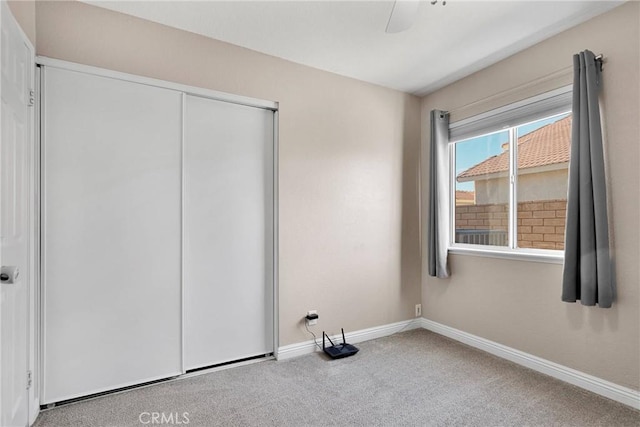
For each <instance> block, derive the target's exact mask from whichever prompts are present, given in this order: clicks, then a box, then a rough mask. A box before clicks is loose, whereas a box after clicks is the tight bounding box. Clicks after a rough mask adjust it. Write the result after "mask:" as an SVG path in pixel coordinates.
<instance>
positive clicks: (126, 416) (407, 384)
mask: <svg viewBox="0 0 640 427" xmlns="http://www.w3.org/2000/svg"><path fill="white" fill-rule="evenodd" d="M358 347H360V353H358V354H357V355H356V356H354V357H351V358H347V359H342V360H328V359H326V358H325V357H324V356H323V355H321V354H319V353H317V354H312V355H308V356H303V357H299V358H296V359H290V360H288V361H283V362H276V361H266V362H262V363H257V364H254V365H249V366H244V367H238V368H233V369H228V370H225V371H221V372H215V373H211V374H206V375H202V376H198V377H194V378H189V379H184V380H179V381H173V382H169V383H164V384H158V385H154V386H152V387H148V388H143V389H138V390H131V391H128V392H125V393H122V394H117V395H111V396H106V397H101V398H99V399H95V400H90V401H84V402H80V403H75V404H70V405H67V406H62V407H59V408H55V409H52V410H48V411H44V412H42V414H41V415H40V417H39V418H38V420H37V421H36V424H35V425H36V426H37V427H45V426H56V427H64V426H78V427H80V426H82V427H85V426H143V425H149V426H151V425H159V424H158V423H156V424H152V419H151V416H152V415H151V413H153V412H157V413H159V417H161V416H162V414H164V417H165V418H164V425H189V426H327V425H336V426H418V425H419V426H564V425H566V426H570V425H571V426H636V427H637V426H640V412H638V411H635V410H633V409H631V408H629V407H627V406H624V405H622V404H619V403H616V402H614V401H611V400H608V399H605V398H603V397H599V396H597V395H595V394H592V393H589V392H587V391H584V390H582V389H579V388H577V387H573V386H571V385H568V384H566V383H563V382H561V381H558V380H555V379H553V378H550V377H547V376H545V375H542V374H539V373H536V372H534V371H531V370H529V369H526V368H522V367H520V366H518V365H515V364H513V363H511V362H507V361H505V360H502V359H499V358H497V357H494V356H492V355H489V354H487V353H484V352H482V351H479V350H476V349H473V348H471V347H467V346H465V345H463V344H459V343H457V342H455V341H452V340H449V339H447V338H444V337H442V336H440V335H437V334H434V333H432V332H428V331H425V330H421V329H420V330H414V331H408V332H404V333H399V334H396V335H393V336H390V337H385V338H381V339H377V340H373V341H368V342H364V343H360V344H358ZM185 413H187V414H186V418H188V421H189V422H188V424H186V421H187V420H186V418H185V417H184V416H185ZM141 414H142V417H141ZM156 420H157V421H158V422H160V421H163V420H162V418H156ZM168 421H173V424H170V423H167V422H168ZM177 421H180V423H181V424H179V423H178V422H177Z"/></svg>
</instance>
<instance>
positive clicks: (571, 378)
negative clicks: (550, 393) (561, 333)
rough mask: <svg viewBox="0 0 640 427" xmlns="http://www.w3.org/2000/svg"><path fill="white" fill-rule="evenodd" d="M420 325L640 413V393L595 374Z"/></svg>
mask: <svg viewBox="0 0 640 427" xmlns="http://www.w3.org/2000/svg"><path fill="white" fill-rule="evenodd" d="M420 326H422V327H423V328H424V329H428V330H430V331H432V332H435V333H437V334H440V335H444V336H445V337H449V338H451V339H454V340H456V341H460V342H462V343H464V344H467V345H470V346H471V347H475V348H478V349H480V350H483V351H486V352H487V353H491V354H493V355H495V356H498V357H501V358H503V359H507V360H510V361H512V362H515V363H517V364H519V365H522V366H525V367H527V368H530V369H533V370H534V371H538V372H541V373H543V374H546V375H549V376H551V377H554V378H557V379H559V380H562V381H564V382H567V383H569V384H573V385H575V386H578V387H580V388H583V389H585V390H588V391H591V392H593V393H596V394H599V395H601V396H604V397H607V398H609V399H612V400H615V401H617V402H620V403H623V404H625V405H628V406H631V407H632V408H635V409H638V410H640V391H637V390H633V389H630V388H627V387H623V386H621V385H618V384H614V383H612V382H609V381H606V380H603V379H601V378H598V377H594V376H593V375H589V374H585V373H584V372H580V371H576V370H575V369H571V368H568V367H566V366H563V365H560V364H557V363H554V362H551V361H549V360H546V359H542V358H540V357H537V356H534V355H532V354H529V353H525V352H523V351H520V350H516V349H514V348H511V347H507V346H506V345H502V344H498V343H497V342H493V341H490V340H488V339H485V338H481V337H479V336H476V335H472V334H469V333H467V332H464V331H461V330H458V329H455V328H452V327H450V326H446V325H443V324H441V323H437V322H434V321H432V320H429V319H425V318H422V319H420Z"/></svg>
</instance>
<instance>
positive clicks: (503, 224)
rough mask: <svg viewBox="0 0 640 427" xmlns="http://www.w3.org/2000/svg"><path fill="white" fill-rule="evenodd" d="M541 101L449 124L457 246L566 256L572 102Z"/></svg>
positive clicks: (453, 246) (554, 98) (565, 99)
mask: <svg viewBox="0 0 640 427" xmlns="http://www.w3.org/2000/svg"><path fill="white" fill-rule="evenodd" d="M541 99H542V102H540V98H539V99H537V100H533V101H531V100H530V101H528V102H524V108H523V107H522V104H521V105H520V107H519V108H520V111H519V112H518V111H517V110H518V108H517V107H511V108H509V107H505V108H503V109H501V111H499V112H498V113H494V114H487V115H485V116H484V117H480V118H478V117H476V118H472V119H470V120H465V122H460V123H453V124H452V125H450V133H451V135H452V137H451V142H450V143H449V158H450V172H449V173H450V183H451V206H450V211H451V217H452V218H451V224H452V227H451V235H450V245H449V246H450V248H451V249H465V248H466V249H473V250H475V251H478V250H484V251H490V252H504V253H520V254H525V255H526V254H534V255H535V254H538V255H541V254H547V255H550V256H553V257H556V258H557V257H558V256H561V255H562V252H560V251H561V250H563V249H564V227H565V212H566V201H567V185H568V172H569V150H570V145H571V112H570V100H569V99H568V96H567V94H566V93H564V92H563V93H562V94H560V95H557V94H556V95H555V96H548V97H546V98H545V97H543V98H541ZM550 102H552V103H553V105H552V108H546V107H549V103H550ZM541 104H542V105H541ZM527 107H528V108H527ZM514 111H516V113H517V114H514ZM516 115H517V116H519V117H514V116H516ZM501 118H502V119H504V121H502V120H501ZM465 128H466V129H465ZM456 135H458V137H457V138H456ZM550 251H553V252H550Z"/></svg>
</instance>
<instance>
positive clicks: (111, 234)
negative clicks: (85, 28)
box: [41, 67, 182, 403]
mask: <svg viewBox="0 0 640 427" xmlns="http://www.w3.org/2000/svg"><path fill="white" fill-rule="evenodd" d="M42 74H43V75H44V77H43V79H42V81H43V83H42V84H43V91H42V97H43V98H42V104H43V109H42V117H43V125H42V148H41V149H42V158H43V189H42V191H43V201H42V208H43V214H42V216H43V218H42V221H43V229H42V234H43V237H42V238H43V242H42V247H43V299H44V322H43V325H44V384H43V387H44V396H43V401H42V403H51V402H58V401H61V400H66V399H72V398H75V397H80V396H86V395H89V394H93V393H99V392H103V391H107V390H113V389H117V388H120V387H125V386H130V385H133V384H139V383H143V382H146V381H152V380H157V379H160V378H166V377H171V376H175V375H178V374H180V373H181V372H182V363H181V252H180V245H181V226H180V224H181V218H180V215H181V212H180V206H181V140H182V121H181V116H182V94H181V93H180V92H176V91H172V90H168V89H161V88H158V87H153V86H148V85H143V84H137V83H131V82H126V81H122V80H117V79H113V78H107V77H100V76H96V75H91V74H86V73H81V72H75V71H67V70H62V69H58V68H53V67H43V71H42Z"/></svg>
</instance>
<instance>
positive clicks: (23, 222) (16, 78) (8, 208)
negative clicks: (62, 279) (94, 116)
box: [0, 1, 33, 426]
mask: <svg viewBox="0 0 640 427" xmlns="http://www.w3.org/2000/svg"><path fill="white" fill-rule="evenodd" d="M0 14H1V15H2V17H1V18H2V25H1V29H2V44H1V46H2V47H1V58H2V59H1V61H0V62H1V66H0V68H1V69H2V72H1V74H2V82H1V83H0V94H1V96H0V97H1V98H2V106H1V108H0V110H1V115H2V122H1V125H0V127H1V135H2V137H1V138H2V139H1V143H0V145H1V147H0V156H1V162H0V188H1V195H0V205H1V206H0V223H1V224H0V237H1V244H0V259H1V263H2V277H1V279H2V280H1V282H0V346H1V352H0V379H1V387H0V425H2V426H25V425H27V424H28V410H29V404H28V390H27V370H28V341H27V340H28V336H29V335H28V334H29V322H28V319H29V317H28V316H29V311H28V306H29V268H30V263H29V189H30V181H29V175H30V173H31V171H30V168H29V165H30V162H29V160H30V157H31V156H30V153H31V144H30V135H31V134H30V132H31V130H30V129H29V126H30V123H31V121H30V119H29V117H30V113H29V111H28V109H29V107H28V103H29V89H30V86H29V84H30V81H31V73H32V70H33V65H32V51H31V47H30V45H29V44H28V42H27V41H26V40H25V38H24V35H23V33H22V32H21V31H20V30H19V28H18V26H17V24H16V22H15V20H14V19H13V16H12V15H11V12H10V11H9V8H8V7H7V5H6V2H4V1H3V2H2V5H1V11H0Z"/></svg>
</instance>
